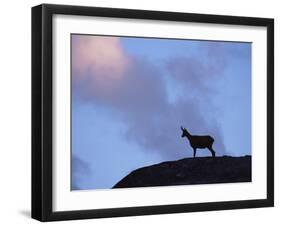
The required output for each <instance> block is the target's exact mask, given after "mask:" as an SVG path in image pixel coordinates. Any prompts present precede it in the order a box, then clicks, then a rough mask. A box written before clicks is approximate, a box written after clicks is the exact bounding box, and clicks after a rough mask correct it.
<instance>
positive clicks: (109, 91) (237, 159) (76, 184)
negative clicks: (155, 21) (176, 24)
mask: <svg viewBox="0 0 281 226" xmlns="http://www.w3.org/2000/svg"><path fill="white" fill-rule="evenodd" d="M251 45H252V44H251V43H250V42H231V41H216V40H188V39H169V38H157V37H155V38H151V37H126V36H103V35H95V34H71V190H72V191H77V190H94V189H112V188H113V189H116V188H118V189H119V188H137V187H153V186H178V185H195V184H197V185H198V184H202V185H203V184H213V183H216V184H219V183H235V182H251V180H252V176H251V156H252V144H251V128H252V125H251V121H252V119H251V104H252V103H251V61H252V59H251V48H252V46H251Z"/></svg>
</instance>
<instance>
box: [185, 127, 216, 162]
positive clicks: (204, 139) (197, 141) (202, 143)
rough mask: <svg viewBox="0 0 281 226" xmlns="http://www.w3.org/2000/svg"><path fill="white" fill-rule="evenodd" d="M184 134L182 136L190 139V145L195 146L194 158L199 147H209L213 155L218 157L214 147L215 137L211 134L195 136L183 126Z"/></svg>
mask: <svg viewBox="0 0 281 226" xmlns="http://www.w3.org/2000/svg"><path fill="white" fill-rule="evenodd" d="M181 130H182V135H181V137H186V138H187V139H188V140H189V143H190V146H191V147H192V148H193V158H195V155H196V149H197V148H208V149H209V150H210V152H211V153H212V157H213V158H214V157H216V152H215V151H214V149H213V147H212V146H213V143H214V141H215V140H214V138H213V137H211V136H194V135H191V134H190V133H189V132H188V131H187V130H186V128H183V127H182V126H181Z"/></svg>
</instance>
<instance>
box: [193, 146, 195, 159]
mask: <svg viewBox="0 0 281 226" xmlns="http://www.w3.org/2000/svg"><path fill="white" fill-rule="evenodd" d="M195 156H196V148H193V158H195Z"/></svg>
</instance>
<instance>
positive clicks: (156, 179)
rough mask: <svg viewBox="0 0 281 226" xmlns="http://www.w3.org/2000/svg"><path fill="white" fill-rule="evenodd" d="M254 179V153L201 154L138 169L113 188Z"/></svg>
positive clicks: (247, 180) (231, 181) (248, 180)
mask: <svg viewBox="0 0 281 226" xmlns="http://www.w3.org/2000/svg"><path fill="white" fill-rule="evenodd" d="M250 181H251V156H243V157H229V156H222V157H216V158H211V157H198V158H185V159H181V160H178V161H170V162H163V163H159V164H156V165H151V166H147V167H143V168H139V169H137V170H134V171H133V172H131V173H130V174H129V175H127V176H126V177H124V178H123V179H122V180H121V181H119V182H118V183H117V184H116V185H115V186H114V187H113V188H131V187H148V186H169V185H188V184H212V183H233V182H250Z"/></svg>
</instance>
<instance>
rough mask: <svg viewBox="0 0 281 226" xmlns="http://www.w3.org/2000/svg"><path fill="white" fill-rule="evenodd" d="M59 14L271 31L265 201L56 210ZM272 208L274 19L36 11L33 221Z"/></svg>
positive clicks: (89, 9) (113, 11) (39, 8)
mask: <svg viewBox="0 0 281 226" xmlns="http://www.w3.org/2000/svg"><path fill="white" fill-rule="evenodd" d="M55 14H63V15H82V16H98V17H111V18H128V19H129V18H133V19H147V20H162V21H182V22H196V23H212V24H227V25H232V24H233V25H247V26H262V27H266V28H267V172H266V174H267V197H266V199H257V200H246V201H245V200H241V201H224V202H209V203H187V204H173V203H171V204H169V205H160V206H143V207H128V208H110V209H95V210H72V211H61V212H54V211H53V210H52V202H53V201H52V200H53V196H52V185H53V181H52V136H53V134H52V123H53V120H52V111H53V101H52V99H53V94H52V89H53V83H52V81H53V79H52V47H53V46H52V18H53V15H55ZM270 206H274V20H273V19H268V18H253V17H237V16H222V15H204V14H193V13H192V14H191V13H177V12H162V11H146V10H132V9H118V8H98V7H83V6H66V5H50V4H43V5H39V6H35V7H33V8H32V218H34V219H37V220H40V221H56V220H73V219H86V218H104V217H121V216H135V215H148V214H167V213H180V212H194V211H210V210H228V209H243V208H257V207H270Z"/></svg>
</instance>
